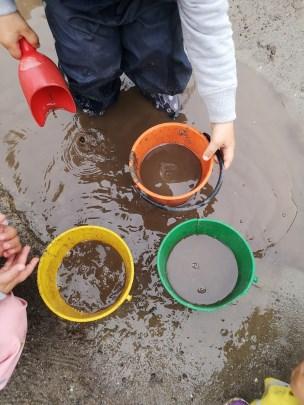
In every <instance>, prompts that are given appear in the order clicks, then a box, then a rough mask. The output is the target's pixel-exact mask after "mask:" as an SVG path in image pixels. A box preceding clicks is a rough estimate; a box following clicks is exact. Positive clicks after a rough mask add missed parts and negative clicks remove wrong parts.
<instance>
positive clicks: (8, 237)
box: [0, 226, 19, 243]
mask: <svg viewBox="0 0 304 405" xmlns="http://www.w3.org/2000/svg"><path fill="white" fill-rule="evenodd" d="M16 239H18V240H19V238H18V235H17V230H16V228H14V227H13V226H5V227H4V230H3V231H2V233H1V235H0V240H3V241H5V242H10V241H14V240H16ZM15 243H16V241H15Z"/></svg>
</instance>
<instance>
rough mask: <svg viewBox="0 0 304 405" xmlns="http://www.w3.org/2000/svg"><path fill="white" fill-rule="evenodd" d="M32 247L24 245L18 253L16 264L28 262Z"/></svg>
mask: <svg viewBox="0 0 304 405" xmlns="http://www.w3.org/2000/svg"><path fill="white" fill-rule="evenodd" d="M30 250H31V248H30V247H29V246H24V248H23V249H22V250H21V252H20V253H19V254H18V256H17V259H16V264H23V265H25V264H26V261H27V257H28V255H29V253H30Z"/></svg>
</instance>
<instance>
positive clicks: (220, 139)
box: [203, 122, 235, 169]
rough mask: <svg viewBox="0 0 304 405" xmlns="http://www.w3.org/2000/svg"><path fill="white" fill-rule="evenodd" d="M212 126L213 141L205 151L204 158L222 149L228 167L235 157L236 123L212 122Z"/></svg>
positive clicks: (206, 158) (210, 156)
mask: <svg viewBox="0 0 304 405" xmlns="http://www.w3.org/2000/svg"><path fill="white" fill-rule="evenodd" d="M211 128H212V135H211V141H210V144H209V146H208V148H207V149H206V151H205V153H204V156H203V159H204V160H209V159H211V158H212V156H213V155H214V154H215V152H216V151H217V150H218V149H220V150H221V151H222V152H223V156H224V166H225V169H228V168H229V166H230V165H231V162H232V160H233V157H234V148H235V137H234V123H233V122H227V123H224V124H211Z"/></svg>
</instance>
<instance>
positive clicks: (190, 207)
mask: <svg viewBox="0 0 304 405" xmlns="http://www.w3.org/2000/svg"><path fill="white" fill-rule="evenodd" d="M203 136H205V137H206V138H207V139H208V141H209V142H210V135H208V134H206V133H204V134H203ZM215 156H216V157H217V160H218V164H219V169H220V172H219V177H218V180H217V183H216V185H215V187H214V189H213V191H212V192H211V193H210V195H208V196H207V197H206V198H204V199H203V200H202V201H199V202H197V203H196V204H193V205H191V204H189V203H186V204H182V205H179V206H177V207H171V206H169V205H164V204H160V203H158V202H156V201H153V200H152V199H151V198H150V197H149V196H148V195H147V194H146V193H145V192H144V191H142V190H140V189H139V188H137V187H136V186H134V189H135V190H136V191H137V192H138V193H139V194H140V196H141V197H142V198H143V199H144V200H146V201H147V202H149V203H150V204H152V205H154V206H155V207H157V208H161V209H163V210H166V211H172V212H186V211H192V210H196V209H199V208H201V207H204V206H205V205H207V204H208V203H209V202H210V201H211V200H212V199H213V198H214V197H215V196H216V195H217V193H218V192H219V191H220V188H221V186H222V183H223V171H224V157H223V153H222V151H221V150H217V151H216V153H215Z"/></svg>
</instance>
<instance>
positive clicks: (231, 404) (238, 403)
mask: <svg viewBox="0 0 304 405" xmlns="http://www.w3.org/2000/svg"><path fill="white" fill-rule="evenodd" d="M225 405H249V404H248V402H247V401H245V400H244V399H241V398H233V399H230V401H228V402H226V404H225Z"/></svg>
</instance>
